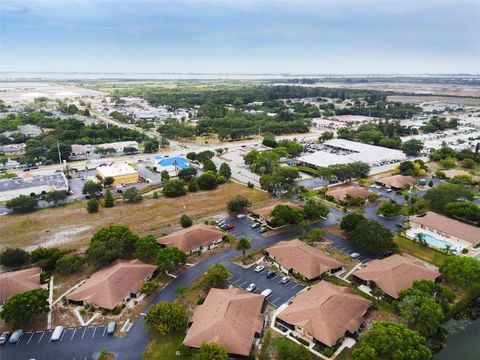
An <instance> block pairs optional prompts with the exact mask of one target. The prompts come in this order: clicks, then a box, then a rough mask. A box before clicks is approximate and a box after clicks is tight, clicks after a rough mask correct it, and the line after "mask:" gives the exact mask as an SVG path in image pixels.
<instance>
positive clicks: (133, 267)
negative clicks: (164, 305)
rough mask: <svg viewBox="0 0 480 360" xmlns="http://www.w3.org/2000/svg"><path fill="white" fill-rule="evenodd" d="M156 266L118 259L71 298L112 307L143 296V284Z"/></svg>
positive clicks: (76, 300) (72, 293)
mask: <svg viewBox="0 0 480 360" xmlns="http://www.w3.org/2000/svg"><path fill="white" fill-rule="evenodd" d="M156 269H157V267H156V266H155V265H150V264H145V263H144V262H142V261H140V260H137V259H135V260H116V261H114V262H113V263H112V264H110V265H108V266H107V267H105V268H103V269H101V270H99V271H97V272H96V273H94V274H93V275H92V276H91V277H90V278H89V279H88V280H87V281H86V282H85V284H83V285H82V286H80V287H79V288H77V289H75V290H74V291H73V292H71V293H70V294H68V295H67V299H68V300H69V301H72V302H75V303H79V304H82V305H83V304H85V303H88V304H93V305H95V306H98V307H101V308H104V309H107V310H113V309H114V308H115V307H116V306H117V305H119V304H123V303H126V302H127V301H128V300H129V299H130V298H132V297H133V298H137V297H138V296H139V295H140V287H141V286H142V284H143V282H144V281H148V280H149V279H150V278H151V277H152V275H153V273H154V272H155V270H156Z"/></svg>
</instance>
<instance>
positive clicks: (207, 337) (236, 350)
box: [183, 287, 265, 357]
mask: <svg viewBox="0 0 480 360" xmlns="http://www.w3.org/2000/svg"><path fill="white" fill-rule="evenodd" d="M264 301H265V297H264V296H263V295H259V294H252V293H249V292H247V291H245V290H242V289H237V288H233V287H231V288H229V289H215V288H212V289H211V290H210V292H209V293H208V295H207V297H206V298H205V301H204V302H203V304H202V305H199V306H198V307H197V309H196V310H195V312H194V314H193V316H192V318H191V319H190V321H189V325H190V327H189V329H188V332H187V336H186V337H185V339H184V340H183V344H184V345H186V346H190V347H194V348H199V347H200V345H201V344H202V343H204V342H216V343H217V344H219V345H222V346H224V347H226V348H227V349H228V352H229V354H230V355H233V356H242V357H243V356H245V357H248V356H249V355H250V353H251V351H252V347H253V343H254V340H255V337H259V336H260V334H261V333H262V330H263V320H264V316H263V314H262V307H263V302H264Z"/></svg>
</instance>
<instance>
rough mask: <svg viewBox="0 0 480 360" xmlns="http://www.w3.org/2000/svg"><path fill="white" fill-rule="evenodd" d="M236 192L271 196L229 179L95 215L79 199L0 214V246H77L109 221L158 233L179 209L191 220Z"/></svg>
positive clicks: (214, 210) (257, 199) (219, 207)
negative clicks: (213, 186) (212, 187)
mask: <svg viewBox="0 0 480 360" xmlns="http://www.w3.org/2000/svg"><path fill="white" fill-rule="evenodd" d="M236 195H243V196H245V197H247V198H248V199H250V201H251V202H252V203H253V204H262V203H267V202H269V201H270V196H269V195H268V194H266V193H264V192H262V191H259V190H255V189H249V188H247V187H246V186H243V185H240V184H237V183H234V182H231V183H227V184H224V185H221V186H219V187H218V188H217V189H215V190H211V191H199V192H196V193H188V194H187V195H185V196H182V197H178V198H166V197H163V196H161V197H159V198H158V199H152V198H146V199H144V200H143V201H142V202H140V203H138V204H122V202H121V201H117V202H116V206H115V207H114V208H109V209H107V208H100V211H99V212H98V213H95V214H88V213H87V211H86V208H85V207H86V204H85V202H82V203H79V204H72V205H68V206H65V207H59V208H52V209H44V210H39V211H36V212H33V213H30V214H25V215H7V216H2V217H1V219H0V220H1V221H0V249H1V248H5V247H23V248H28V247H32V246H39V245H43V246H61V247H64V248H71V247H82V246H85V245H86V244H88V242H89V240H90V238H91V237H92V234H93V233H94V232H95V231H97V230H99V229H101V228H102V227H105V226H107V225H109V224H121V225H127V226H129V227H130V229H131V230H132V231H134V232H135V233H137V234H139V235H141V236H145V235H150V234H153V235H161V234H163V233H169V232H172V231H173V230H174V229H175V228H176V227H180V225H179V219H180V216H181V215H182V214H183V213H186V214H188V215H189V216H190V217H192V218H193V219H202V218H205V217H207V216H211V215H215V214H219V213H222V212H225V211H226V209H225V204H226V202H227V200H228V199H229V198H232V197H234V196H236ZM184 209H185V210H184Z"/></svg>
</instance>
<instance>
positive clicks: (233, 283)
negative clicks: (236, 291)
mask: <svg viewBox="0 0 480 360" xmlns="http://www.w3.org/2000/svg"><path fill="white" fill-rule="evenodd" d="M240 280H242V278H239V279H237V280H235V281H234V282H232V283H231V284H232V285H235V283H237V282H239V281H240Z"/></svg>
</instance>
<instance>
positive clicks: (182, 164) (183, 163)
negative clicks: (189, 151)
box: [155, 157, 190, 169]
mask: <svg viewBox="0 0 480 360" xmlns="http://www.w3.org/2000/svg"><path fill="white" fill-rule="evenodd" d="M155 160H156V161H157V164H158V165H160V166H173V162H174V161H176V162H177V167H178V168H179V169H186V168H189V167H190V163H189V162H188V160H187V159H185V158H182V157H171V158H161V157H156V158H155Z"/></svg>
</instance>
